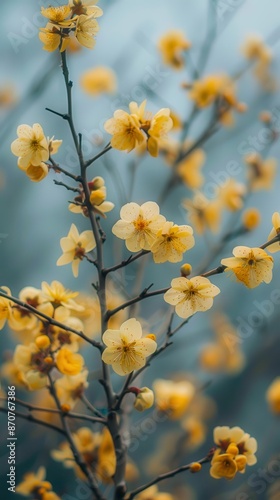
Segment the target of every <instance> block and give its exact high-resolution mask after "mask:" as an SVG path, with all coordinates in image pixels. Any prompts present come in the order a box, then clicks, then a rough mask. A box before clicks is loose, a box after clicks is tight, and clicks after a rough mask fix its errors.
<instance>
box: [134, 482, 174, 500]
mask: <svg viewBox="0 0 280 500" xmlns="http://www.w3.org/2000/svg"><path fill="white" fill-rule="evenodd" d="M135 500H175V497H174V496H173V495H170V493H163V492H160V491H159V490H158V487H157V486H156V485H154V486H150V488H147V489H146V490H145V491H142V492H141V493H139V495H136V497H135Z"/></svg>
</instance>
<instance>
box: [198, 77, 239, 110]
mask: <svg viewBox="0 0 280 500" xmlns="http://www.w3.org/2000/svg"><path fill="white" fill-rule="evenodd" d="M232 85H233V83H232V81H231V79H230V78H229V77H228V76H226V75H219V74H217V75H208V76H205V77H203V78H202V79H201V80H196V81H195V82H194V83H193V84H192V86H191V88H190V90H189V97H190V99H192V100H193V101H194V102H195V104H196V105H197V106H198V107H199V108H205V107H207V106H210V104H213V102H214V101H215V100H216V99H217V98H218V97H219V96H223V95H225V93H226V92H229V90H232Z"/></svg>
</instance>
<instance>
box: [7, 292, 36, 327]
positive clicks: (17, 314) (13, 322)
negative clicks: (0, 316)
mask: <svg viewBox="0 0 280 500" xmlns="http://www.w3.org/2000/svg"><path fill="white" fill-rule="evenodd" d="M19 300H21V301H22V302H26V303H27V304H28V305H30V306H32V307H35V309H36V308H37V307H38V306H39V304H40V303H41V299H40V290H39V289H37V288H34V287H32V286H27V287H24V288H23V289H22V290H21V291H20V293H19ZM9 326H10V328H12V330H15V331H22V330H32V331H33V332H35V331H36V327H37V326H39V320H38V318H37V317H36V316H35V315H34V314H33V313H31V312H29V311H28V310H26V309H24V308H23V307H21V306H18V305H17V304H14V305H13V307H12V310H11V316H10V318H9Z"/></svg>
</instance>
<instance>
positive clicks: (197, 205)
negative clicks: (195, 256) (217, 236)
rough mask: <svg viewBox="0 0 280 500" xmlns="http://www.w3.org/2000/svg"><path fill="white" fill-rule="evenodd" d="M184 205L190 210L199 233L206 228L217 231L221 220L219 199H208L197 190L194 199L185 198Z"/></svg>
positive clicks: (192, 220) (190, 217) (190, 218)
mask: <svg viewBox="0 0 280 500" xmlns="http://www.w3.org/2000/svg"><path fill="white" fill-rule="evenodd" d="M182 206H183V207H184V208H185V209H186V210H187V211H188V218H189V220H190V222H191V224H192V226H194V228H195V230H196V231H197V233H198V234H203V233H204V232H205V230H206V229H209V230H210V231H212V232H213V233H216V232H217V231H218V229H219V226H220V221H221V203H220V201H219V200H217V199H213V200H211V201H210V200H208V199H207V198H206V196H204V195H203V194H202V193H200V192H197V193H196V194H195V195H194V197H193V199H192V200H190V199H184V200H183V202H182Z"/></svg>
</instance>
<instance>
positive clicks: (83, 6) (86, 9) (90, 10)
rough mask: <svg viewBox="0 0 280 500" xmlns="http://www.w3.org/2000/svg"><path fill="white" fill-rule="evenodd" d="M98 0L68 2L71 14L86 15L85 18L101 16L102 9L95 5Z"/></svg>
mask: <svg viewBox="0 0 280 500" xmlns="http://www.w3.org/2000/svg"><path fill="white" fill-rule="evenodd" d="M96 3H98V0H69V6H70V7H71V10H72V14H73V15H78V16H80V15H81V14H86V15H87V16H92V15H93V16H94V17H100V16H102V14H103V11H102V9H100V7H97V6H96V5H95V4H96Z"/></svg>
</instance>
